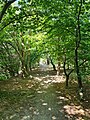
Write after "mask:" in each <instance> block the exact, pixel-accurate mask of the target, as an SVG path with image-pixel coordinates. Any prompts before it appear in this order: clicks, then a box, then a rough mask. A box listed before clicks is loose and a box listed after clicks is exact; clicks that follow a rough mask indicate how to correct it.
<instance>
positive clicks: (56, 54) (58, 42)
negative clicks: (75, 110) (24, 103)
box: [0, 0, 90, 120]
mask: <svg viewBox="0 0 90 120" xmlns="http://www.w3.org/2000/svg"><path fill="white" fill-rule="evenodd" d="M41 59H43V61H44V63H45V64H46V65H47V66H49V65H50V69H52V70H51V71H50V74H55V75H56V77H55V78H54V77H53V79H55V80H56V79H57V76H59V77H60V79H61V77H62V75H63V78H65V85H64V91H63V90H62V89H61V88H60V89H61V91H62V92H63V93H64V94H66V95H67V93H68V90H67V89H68V88H69V87H72V88H73V91H74V92H75V91H78V95H79V100H80V102H81V101H83V100H85V94H86V93H85V88H86V86H87V84H88V85H89V84H90V0H0V82H3V81H9V80H11V79H12V80H13V81H14V80H15V79H16V80H17V78H20V79H21V80H22V81H23V79H28V78H29V79H30V81H32V82H35V81H34V80H33V77H31V76H32V74H33V75H35V73H34V72H35V71H36V73H37V75H38V68H39V67H40V60H41ZM45 69H46V67H45ZM41 72H42V73H41V74H42V75H46V73H48V71H47V70H46V71H44V69H43V70H42V71H41ZM41 74H39V75H41ZM46 78H47V79H49V78H48V77H47V76H46ZM46 78H45V79H46ZM39 79H40V78H39ZM71 83H73V85H72V86H70V85H71ZM76 83H77V87H76ZM0 84H1V83H0ZM28 84H29V83H28ZM1 85H2V84H1ZM3 85H4V84H3ZM11 86H12V83H11ZM32 86H33V85H32ZM60 86H63V85H62V84H60ZM77 88H78V89H77ZM13 89H14V86H13ZM26 89H27V88H26ZM34 89H35V88H34ZM56 89H58V86H56V85H55V90H56ZM88 89H89V88H87V90H88ZM49 90H50V89H49ZM57 91H58V90H57ZM39 92H40V91H39ZM53 92H54V91H53ZM59 92H60V91H59ZM71 92H72V90H70V91H69V94H71V95H72V93H71ZM1 94H2V93H0V97H1ZM8 94H9V93H7V95H8ZM11 94H12V93H10V95H11ZM25 94H26V93H25ZM27 94H28V93H27ZM44 94H45V93H44ZM10 95H9V96H10ZM13 95H14V92H13ZM78 95H76V96H78ZM11 96H12V95H11ZM16 96H18V94H17V95H16ZM67 96H68V95H67ZM52 97H53V96H52ZM74 97H75V94H74V93H73V98H74ZM18 99H19V96H18ZM20 99H21V98H20ZM37 99H39V98H37ZM51 99H52V98H51ZM69 100H70V102H71V99H69ZM44 105H46V103H45V104H44ZM64 109H67V108H66V107H65V108H64ZM49 111H51V108H49ZM54 119H56V118H55V117H54V116H53V117H52V120H54ZM72 119H73V118H72ZM88 119H89V118H87V119H85V120H88ZM22 120H24V118H23V119H22ZM39 120H41V119H39ZM43 120H44V119H43ZM62 120H64V119H63V118H62ZM69 120H71V119H69ZM75 120H76V119H75ZM78 120H81V119H78ZM82 120H84V119H82Z"/></svg>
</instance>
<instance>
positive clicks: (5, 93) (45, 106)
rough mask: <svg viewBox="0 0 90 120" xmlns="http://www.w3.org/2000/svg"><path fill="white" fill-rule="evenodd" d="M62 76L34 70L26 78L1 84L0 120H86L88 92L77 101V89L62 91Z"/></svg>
mask: <svg viewBox="0 0 90 120" xmlns="http://www.w3.org/2000/svg"><path fill="white" fill-rule="evenodd" d="M64 82H65V78H64V76H63V73H61V75H60V76H57V75H56V72H55V71H53V70H46V71H42V70H40V69H39V70H37V69H36V70H33V71H32V72H31V74H30V76H29V78H25V79H21V78H13V79H11V80H7V81H1V82H0V120H89V119H90V97H89V95H90V88H89V87H88V89H87V90H88V91H87V97H86V100H85V101H82V102H81V101H79V100H78V95H77V89H78V88H77V85H75V84H74V85H73V84H72V85H70V87H69V88H68V89H65V83H64Z"/></svg>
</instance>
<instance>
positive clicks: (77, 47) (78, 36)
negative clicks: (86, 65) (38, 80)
mask: <svg viewBox="0 0 90 120" xmlns="http://www.w3.org/2000/svg"><path fill="white" fill-rule="evenodd" d="M81 7H82V0H81V1H80V5H79V9H78V7H77V6H76V13H77V12H78V16H77V17H76V20H77V26H76V48H75V68H76V74H77V79H78V85H79V88H80V89H81V88H82V80H81V75H80V68H79V63H78V61H79V57H78V49H79V45H80V42H81V31H80V14H81Z"/></svg>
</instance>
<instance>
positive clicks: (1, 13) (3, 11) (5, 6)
mask: <svg viewBox="0 0 90 120" xmlns="http://www.w3.org/2000/svg"><path fill="white" fill-rule="evenodd" d="M15 1H16V0H9V1H8V2H6V3H5V5H4V7H3V9H2V11H1V12H0V22H1V20H2V18H3V16H4V14H5V12H6V10H7V9H8V7H9V6H10V5H11V4H12V3H13V2H15Z"/></svg>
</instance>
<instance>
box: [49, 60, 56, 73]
mask: <svg viewBox="0 0 90 120" xmlns="http://www.w3.org/2000/svg"><path fill="white" fill-rule="evenodd" d="M50 61H51V64H52V66H53V70H54V71H56V67H55V65H54V63H53V61H52V59H51V58H50Z"/></svg>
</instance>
